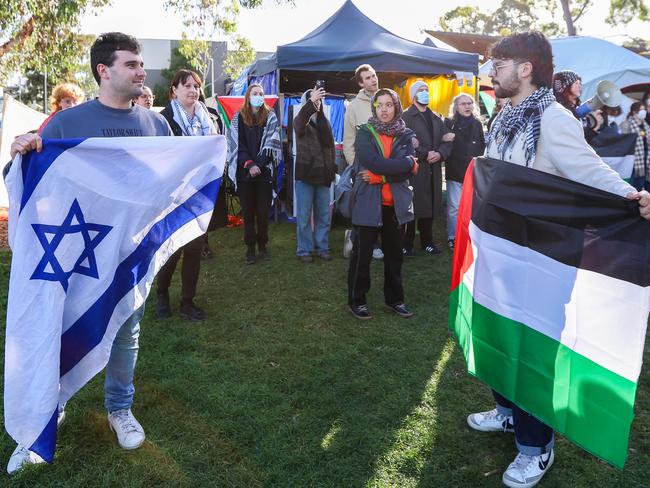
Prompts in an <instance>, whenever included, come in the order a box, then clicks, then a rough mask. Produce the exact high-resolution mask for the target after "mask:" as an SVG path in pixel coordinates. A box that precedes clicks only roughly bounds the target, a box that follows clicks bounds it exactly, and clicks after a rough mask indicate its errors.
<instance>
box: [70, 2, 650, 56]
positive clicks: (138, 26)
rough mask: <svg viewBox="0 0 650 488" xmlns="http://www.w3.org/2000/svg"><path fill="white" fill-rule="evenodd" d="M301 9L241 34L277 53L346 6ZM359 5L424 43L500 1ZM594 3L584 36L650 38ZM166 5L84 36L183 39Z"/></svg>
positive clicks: (109, 12)
mask: <svg viewBox="0 0 650 488" xmlns="http://www.w3.org/2000/svg"><path fill="white" fill-rule="evenodd" d="M295 3H296V6H295V7H291V6H287V5H281V6H279V5H277V3H276V2H275V1H274V0H264V6H263V7H262V8H259V9H254V10H244V9H242V13H241V15H240V20H239V31H240V33H241V34H243V35H244V36H246V37H248V38H249V39H250V40H251V41H252V42H253V46H254V47H255V49H256V50H258V51H275V48H276V46H278V45H282V44H287V43H289V42H293V41H297V40H298V39H300V38H302V37H303V36H305V35H306V34H308V33H309V32H311V31H312V30H314V29H315V28H316V27H318V26H319V25H320V24H321V23H322V22H323V21H325V20H326V19H327V18H328V17H329V16H330V15H332V14H333V13H334V12H335V11H336V10H337V9H338V8H339V7H340V6H341V5H342V4H343V0H295ZM354 3H355V5H356V6H357V7H358V8H359V9H360V10H361V11H362V12H364V13H365V14H366V15H367V16H368V17H370V18H371V19H372V20H374V21H375V22H377V23H379V24H381V25H382V26H383V27H385V28H386V29H388V30H390V31H391V32H393V33H395V34H398V35H400V36H402V37H406V38H408V39H412V40H415V41H422V40H423V39H424V34H421V33H420V31H421V30H422V29H435V28H436V27H437V23H438V18H439V17H440V16H441V15H442V14H444V12H446V11H447V10H449V9H451V8H453V7H454V6H457V5H480V7H481V8H482V9H484V10H490V9H494V8H495V7H496V6H498V5H499V3H500V1H499V0H480V1H474V0H466V1H459V2H452V1H445V2H440V1H435V0H355V1H354ZM594 3H595V4H596V5H595V6H593V7H591V9H590V11H589V12H588V15H587V16H586V17H585V18H584V19H581V20H580V22H579V24H578V25H579V27H580V28H581V33H582V34H584V35H591V36H595V37H601V38H605V39H609V40H611V41H612V42H616V43H619V44H620V43H621V42H622V41H623V39H624V37H623V36H624V35H625V34H628V35H632V36H639V37H648V35H649V34H648V32H649V31H650V24H649V23H645V24H642V23H640V22H635V23H633V24H631V25H630V26H628V27H617V28H611V27H609V26H608V25H606V24H605V22H604V19H605V17H607V11H608V5H609V2H608V1H606V0H597V1H595V2H594ZM162 5H163V1H162V0H138V1H133V0H112V5H111V7H109V8H106V9H104V10H102V11H100V12H99V14H98V15H93V14H89V15H87V16H86V17H85V18H84V20H83V23H82V30H83V32H84V33H88V34H99V33H101V32H107V31H112V30H117V31H122V32H127V33H129V34H132V35H135V36H136V37H139V38H145V39H146V38H153V39H180V37H181V34H182V32H183V26H182V25H181V22H180V20H179V19H178V18H177V16H175V15H173V14H172V13H170V12H166V11H165V10H164V9H163V8H162ZM397 6H399V8H398V7H397ZM351 34H352V33H351Z"/></svg>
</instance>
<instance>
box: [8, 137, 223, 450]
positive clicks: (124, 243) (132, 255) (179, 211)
mask: <svg viewBox="0 0 650 488" xmlns="http://www.w3.org/2000/svg"><path fill="white" fill-rule="evenodd" d="M52 143H53V144H52V146H51V147H63V146H64V145H65V144H68V146H69V147H68V149H67V150H65V151H64V152H62V153H60V154H59V153H57V152H56V151H53V152H52V154H55V156H52V160H53V163H52V164H51V166H50V167H49V169H47V171H46V172H45V173H44V175H43V176H42V179H40V180H38V184H36V186H35V188H34V189H33V190H34V191H33V193H32V194H31V197H30V198H29V200H28V201H27V203H26V205H25V207H24V208H23V210H22V211H20V208H21V199H22V197H23V190H25V191H26V192H27V191H28V183H25V184H24V182H23V181H22V178H23V174H22V171H21V164H20V161H17V162H15V163H14V165H13V166H12V168H11V171H10V173H9V175H8V178H7V186H8V189H9V193H10V232H11V235H10V239H11V241H10V242H11V245H12V249H13V258H12V268H11V277H10V287H9V303H8V308H7V335H6V357H5V396H4V402H5V427H6V429H7V432H8V433H9V434H10V435H11V436H12V437H13V438H14V440H16V441H17V442H18V443H20V444H23V445H26V446H30V445H32V444H33V443H34V441H35V440H36V439H37V438H38V437H39V435H40V434H41V433H42V432H43V429H44V427H45V425H46V424H47V423H48V421H49V420H50V419H51V417H52V413H53V412H54V411H55V410H56V408H57V405H58V404H59V402H64V401H66V400H67V399H69V398H70V396H72V395H73V394H74V393H75V392H76V391H78V390H79V389H80V388H81V387H82V386H83V385H84V384H85V383H86V382H87V381H88V380H89V379H90V378H92V377H93V376H94V375H95V374H97V373H98V372H99V371H101V370H102V369H103V368H104V366H105V365H106V363H107V361H108V357H109V355H110V350H111V347H112V343H113V339H114V337H115V334H116V333H117V330H118V329H119V327H120V326H121V325H122V324H123V323H124V322H125V321H126V320H127V319H128V318H129V317H130V316H131V315H132V314H133V313H134V311H135V310H136V309H137V308H138V307H139V306H140V305H142V304H143V303H144V301H145V300H146V296H147V294H148V293H149V290H150V288H151V284H152V282H153V279H154V276H155V273H156V272H157V271H158V270H159V269H160V267H161V266H162V264H163V263H164V262H165V261H166V260H167V258H168V257H169V256H170V255H171V254H172V253H173V252H175V251H176V250H177V249H178V248H179V247H180V246H182V245H184V244H185V243H187V242H189V241H190V240H192V239H194V238H196V237H197V236H199V235H200V234H202V233H203V232H205V230H206V229H207V225H208V222H209V220H210V216H211V205H212V204H213V201H211V200H210V199H209V198H208V197H207V194H204V190H203V189H204V188H205V187H206V185H208V184H209V185H210V186H209V188H210V191H213V190H214V189H215V188H216V187H218V180H219V178H221V176H222V175H223V170H224V163H225V157H226V143H225V139H224V138H223V137H222V136H214V137H212V136H211V137H182V138H176V137H131V138H103V139H87V140H85V141H82V142H80V143H79V144H77V145H74V141H73V142H64V141H52ZM47 154H48V153H47V148H46V149H45V150H44V153H43V154H42V155H40V156H39V157H41V159H40V160H38V161H41V162H42V161H44V160H45V159H44V158H46V157H49V156H47ZM31 163H32V161H30V165H31ZM211 182H212V183H211ZM23 186H25V188H23ZM32 186H33V184H32ZM205 191H207V190H205ZM75 201H76V202H78V206H79V207H80V208H81V210H82V212H83V218H84V219H85V222H86V223H93V224H101V225H102V226H110V230H109V231H108V233H107V234H106V236H105V238H104V239H103V240H102V241H101V243H100V244H99V245H97V247H95V248H94V249H93V251H94V256H95V258H96V263H97V271H98V275H99V278H98V279H96V278H94V277H92V276H86V275H84V274H79V273H78V272H75V273H72V274H71V275H70V276H69V279H68V288H67V290H64V288H63V286H62V284H61V283H60V282H58V281H46V280H43V279H32V274H33V273H34V270H35V269H37V267H38V266H39V265H40V262H41V259H42V258H43V256H44V247H43V244H42V243H41V242H40V241H39V239H38V238H37V234H36V232H35V230H34V228H33V227H32V224H40V225H44V224H47V225H51V226H54V227H61V225H62V223H63V222H64V219H65V218H66V216H67V215H68V214H69V212H70V211H71V208H72V205H73V202H75ZM194 212H195V213H194ZM74 223H75V222H74V221H73V224H74ZM172 224H173V225H172ZM45 235H46V236H49V237H47V239H48V241H49V240H51V239H53V237H52V236H51V235H49V234H45ZM91 238H92V236H91ZM143 239H144V240H145V241H144V242H146V243H147V244H146V246H145V245H144V242H143ZM61 243H62V244H61V245H60V246H59V247H57V248H56V250H55V251H54V252H55V255H56V259H57V260H58V261H59V262H60V263H61V266H62V268H63V269H67V270H70V269H72V268H71V266H73V265H74V263H75V259H80V250H83V249H84V248H87V244H85V243H84V241H83V239H81V236H80V235H79V233H78V232H77V234H76V236H75V234H74V233H71V234H70V235H66V236H65V237H64V238H63V240H62V241H61ZM136 258H137V259H136ZM86 261H87V260H86ZM48 266H49V265H48ZM66 266H67V268H66ZM120 270H121V271H120ZM46 271H47V269H46ZM120 276H121V277H122V278H121V279H120ZM135 277H137V280H136V281H137V283H136V284H135V286H134V285H133V284H132V283H133V281H134V278H135ZM116 280H117V281H116ZM129 283H131V284H129ZM112 290H118V291H119V293H117V292H116V293H113V292H112ZM107 296H108V297H112V298H111V299H110V300H109V299H106V297H107ZM100 305H101V306H100ZM107 307H108V308H107ZM96 311H97V313H100V315H98V316H100V317H101V318H102V321H103V322H101V327H105V331H104V329H103V328H97V331H95V333H98V332H101V334H100V335H99V336H98V337H99V343H97V344H96V345H94V346H92V344H93V342H92V341H91V342H88V341H86V343H87V344H90V346H89V350H88V351H85V350H84V351H83V356H81V357H80V358H78V359H74V360H71V359H69V358H65V357H61V342H60V341H61V337H62V334H63V333H64V332H66V331H67V334H66V336H65V337H70V334H71V333H72V332H74V331H76V330H77V328H79V327H80V325H81V326H83V327H95V325H94V324H93V325H88V324H91V323H92V322H93V321H92V318H93V317H95V315H94V314H95V313H96ZM89 314H90V315H89ZM81 317H89V319H90V320H86V321H85V322H78V321H79V319H80V318H81ZM75 324H76V325H75ZM72 327H77V328H75V329H73V328H72ZM97 327H99V325H98V326H97ZM79 330H87V329H79ZM66 360H67V362H68V363H69V364H67V363H66ZM71 361H72V362H71ZM64 365H67V366H68V369H67V374H65V375H64V377H63V378H61V379H60V378H59V370H60V367H61V368H62V367H63V366H64ZM59 387H61V390H59ZM39 454H40V453H39Z"/></svg>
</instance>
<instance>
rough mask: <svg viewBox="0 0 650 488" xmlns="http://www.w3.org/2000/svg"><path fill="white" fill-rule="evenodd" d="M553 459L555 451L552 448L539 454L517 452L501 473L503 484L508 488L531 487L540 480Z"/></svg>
mask: <svg viewBox="0 0 650 488" xmlns="http://www.w3.org/2000/svg"><path fill="white" fill-rule="evenodd" d="M554 460H555V453H554V452H553V450H552V449H551V452H547V453H546V454H541V455H539V456H527V455H526V454H522V453H519V454H517V457H516V458H515V460H514V461H513V462H511V463H510V466H508V469H506V471H505V472H504V473H503V477H502V481H503V484H504V485H506V486H509V487H510V488H531V487H533V486H535V485H536V484H537V483H539V482H540V480H541V479H542V477H543V476H544V475H545V474H546V472H547V471H548V470H549V468H550V467H551V466H552V465H553V461H554Z"/></svg>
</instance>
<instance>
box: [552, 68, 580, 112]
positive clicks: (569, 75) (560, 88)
mask: <svg viewBox="0 0 650 488" xmlns="http://www.w3.org/2000/svg"><path fill="white" fill-rule="evenodd" d="M553 94H554V95H555V99H556V100H557V101H558V102H559V103H560V105H562V106H563V107H564V108H566V109H567V110H568V111H569V112H571V113H572V114H573V115H574V117H575V118H579V117H578V114H577V112H576V109H577V107H578V106H579V105H580V95H581V94H582V78H580V75H579V74H578V73H576V72H575V71H571V70H564V71H558V72H557V73H555V74H553Z"/></svg>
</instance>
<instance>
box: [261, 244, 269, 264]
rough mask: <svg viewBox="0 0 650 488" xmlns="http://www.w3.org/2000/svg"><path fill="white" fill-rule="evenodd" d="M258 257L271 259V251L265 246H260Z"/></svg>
mask: <svg viewBox="0 0 650 488" xmlns="http://www.w3.org/2000/svg"><path fill="white" fill-rule="evenodd" d="M260 259H264V260H267V261H268V260H269V259H271V253H270V252H269V251H268V249H266V246H260Z"/></svg>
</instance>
